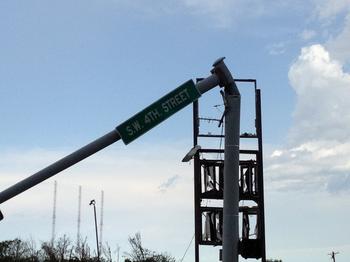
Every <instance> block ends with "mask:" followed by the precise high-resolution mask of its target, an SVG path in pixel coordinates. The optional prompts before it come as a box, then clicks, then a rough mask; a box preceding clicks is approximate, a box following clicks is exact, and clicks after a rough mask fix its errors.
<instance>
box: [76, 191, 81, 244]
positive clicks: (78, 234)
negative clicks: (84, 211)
mask: <svg viewBox="0 0 350 262" xmlns="http://www.w3.org/2000/svg"><path fill="white" fill-rule="evenodd" d="M80 221H81V186H80V185H79V194H78V224H77V225H78V226H77V246H78V247H80Z"/></svg>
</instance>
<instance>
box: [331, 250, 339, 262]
mask: <svg viewBox="0 0 350 262" xmlns="http://www.w3.org/2000/svg"><path fill="white" fill-rule="evenodd" d="M337 254H339V252H334V251H332V252H331V253H329V254H328V255H329V256H331V258H332V260H333V262H335V255H337Z"/></svg>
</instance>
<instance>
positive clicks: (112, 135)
mask: <svg viewBox="0 0 350 262" xmlns="http://www.w3.org/2000/svg"><path fill="white" fill-rule="evenodd" d="M223 59H224V58H220V59H218V60H217V61H216V62H215V63H214V64H213V67H214V68H213V69H212V71H211V73H212V75H210V76H209V77H207V78H205V79H204V80H203V81H201V82H199V83H198V84H197V85H196V88H197V89H198V91H199V93H200V94H203V93H205V92H207V91H208V90H210V89H212V88H213V87H215V86H217V85H220V86H223V83H227V82H228V79H230V78H231V79H232V77H231V73H230V72H229V70H228V69H227V67H226V65H225V63H224V62H223ZM120 138H121V137H120V134H119V133H118V131H117V130H116V129H114V130H113V131H111V132H109V133H107V134H106V135H104V136H102V137H100V138H98V139H96V140H95V141H93V142H91V143H90V144H87V145H86V146H84V147H82V148H80V149H78V150H77V151H75V152H73V153H71V154H70V155H68V156H66V157H64V158H62V159H60V160H58V161H57V162H55V163H53V164H51V165H50V166H48V167H46V168H44V169H42V170H40V171H39V172H37V173H35V174H33V175H31V176H30V177H27V178H25V179H23V180H22V181H20V182H18V183H17V184H15V185H13V186H11V187H9V188H7V189H5V190H4V191H2V192H0V204H1V203H3V202H5V201H7V200H9V199H10V198H13V197H15V196H16V195H18V194H20V193H22V192H24V191H26V190H28V189H29V188H31V187H33V186H35V185H37V184H39V183H41V182H43V181H44V180H46V179H48V178H50V177H52V176H54V175H56V174H57V173H59V172H61V171H63V170H65V169H67V168H68V167H71V166H73V165H74V164H76V163H78V162H80V161H81V160H83V159H85V158H87V157H89V156H91V155H93V154H95V153H96V152H98V151H100V150H102V149H103V148H105V147H107V146H109V145H111V144H113V143H114V142H116V141H118V140H120ZM2 218H3V216H2V214H1V212H0V220H1V219H2Z"/></svg>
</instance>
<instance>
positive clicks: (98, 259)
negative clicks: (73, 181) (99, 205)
mask: <svg viewBox="0 0 350 262" xmlns="http://www.w3.org/2000/svg"><path fill="white" fill-rule="evenodd" d="M89 205H90V206H91V205H92V206H94V218H95V232H96V248H97V261H100V249H99V245H98V233H97V218H96V202H95V200H94V199H93V200H91V201H90V204H89Z"/></svg>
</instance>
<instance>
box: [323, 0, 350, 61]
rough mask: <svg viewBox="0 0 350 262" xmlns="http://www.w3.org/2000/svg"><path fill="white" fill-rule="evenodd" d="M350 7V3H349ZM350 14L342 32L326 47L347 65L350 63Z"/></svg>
mask: <svg viewBox="0 0 350 262" xmlns="http://www.w3.org/2000/svg"><path fill="white" fill-rule="evenodd" d="M349 6H350V2H349ZM349 43H350V12H349V13H348V15H347V16H346V18H345V23H344V27H343V29H342V31H341V32H340V33H339V34H338V35H337V36H336V37H334V38H331V39H330V40H329V41H328V42H327V43H326V46H327V48H328V49H329V50H330V52H331V53H332V56H333V57H334V58H335V59H337V60H339V61H341V62H342V63H344V64H346V63H349V62H350V48H349Z"/></svg>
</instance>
